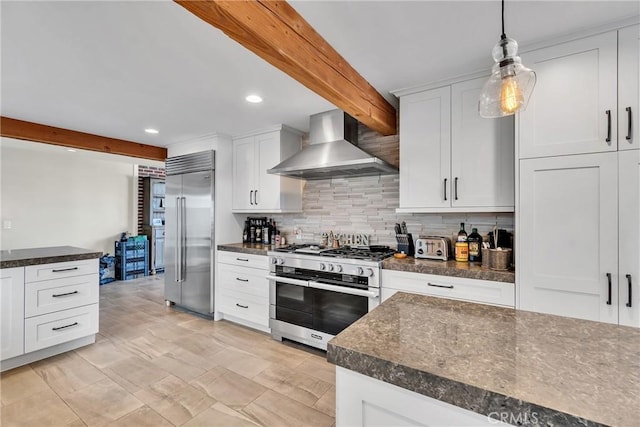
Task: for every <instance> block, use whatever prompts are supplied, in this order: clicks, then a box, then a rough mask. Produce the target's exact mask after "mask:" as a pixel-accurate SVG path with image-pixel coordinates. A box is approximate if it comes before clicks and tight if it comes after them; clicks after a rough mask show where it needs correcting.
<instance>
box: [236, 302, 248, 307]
mask: <svg viewBox="0 0 640 427" xmlns="http://www.w3.org/2000/svg"><path fill="white" fill-rule="evenodd" d="M236 305H237V306H238V307H240V308H249V306H248V305H242V304H238V303H236Z"/></svg>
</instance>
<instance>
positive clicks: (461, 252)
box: [456, 222, 469, 262]
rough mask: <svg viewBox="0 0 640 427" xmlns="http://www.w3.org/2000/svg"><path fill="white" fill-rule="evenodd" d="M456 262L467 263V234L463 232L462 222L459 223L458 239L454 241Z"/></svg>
mask: <svg viewBox="0 0 640 427" xmlns="http://www.w3.org/2000/svg"><path fill="white" fill-rule="evenodd" d="M456 261H458V262H468V261H469V242H468V241H467V232H466V231H464V222H461V223H460V231H458V239H457V241H456Z"/></svg>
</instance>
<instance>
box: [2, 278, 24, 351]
mask: <svg viewBox="0 0 640 427" xmlns="http://www.w3.org/2000/svg"><path fill="white" fill-rule="evenodd" d="M0 334H1V335H0V360H6V359H10V358H12V357H16V356H20V355H21V354H23V353H24V267H18V268H4V269H2V270H0Z"/></svg>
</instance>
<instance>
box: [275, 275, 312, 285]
mask: <svg viewBox="0 0 640 427" xmlns="http://www.w3.org/2000/svg"><path fill="white" fill-rule="evenodd" d="M267 280H273V281H274V282H280V283H286V284H287V285H296V286H305V287H308V286H309V282H307V281H306V280H300V279H290V278H288V277H278V276H271V275H269V276H267Z"/></svg>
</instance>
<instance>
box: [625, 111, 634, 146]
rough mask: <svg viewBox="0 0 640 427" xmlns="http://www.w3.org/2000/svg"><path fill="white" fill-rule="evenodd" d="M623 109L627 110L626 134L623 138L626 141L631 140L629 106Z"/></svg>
mask: <svg viewBox="0 0 640 427" xmlns="http://www.w3.org/2000/svg"><path fill="white" fill-rule="evenodd" d="M625 111H626V112H627V136H626V137H625V139H626V140H627V141H631V117H632V114H631V107H627V108H625Z"/></svg>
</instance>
